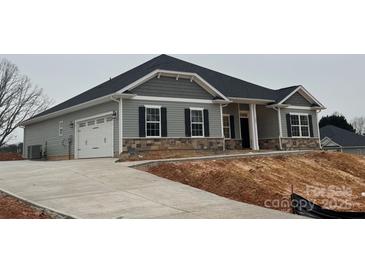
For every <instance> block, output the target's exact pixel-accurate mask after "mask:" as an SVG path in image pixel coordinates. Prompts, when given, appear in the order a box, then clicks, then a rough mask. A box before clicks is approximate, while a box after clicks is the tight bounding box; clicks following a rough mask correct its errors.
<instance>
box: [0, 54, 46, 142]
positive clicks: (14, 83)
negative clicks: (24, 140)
mask: <svg viewBox="0 0 365 274" xmlns="http://www.w3.org/2000/svg"><path fill="white" fill-rule="evenodd" d="M50 104H51V101H50V99H49V98H48V97H47V96H46V95H45V94H44V93H43V91H42V89H40V88H38V87H37V86H33V85H32V83H31V81H30V79H29V78H28V77H27V76H24V75H21V74H20V72H19V69H18V68H17V66H16V65H14V64H12V63H11V62H9V61H8V60H6V59H2V60H0V147H2V146H3V145H4V144H6V142H7V141H8V140H9V138H10V136H11V134H12V133H13V131H14V130H15V129H16V128H17V127H18V126H19V124H20V123H21V122H23V121H25V120H27V119H28V118H30V117H32V116H34V115H36V114H38V113H40V112H42V111H44V110H46V109H47V108H48V107H49V106H50Z"/></svg>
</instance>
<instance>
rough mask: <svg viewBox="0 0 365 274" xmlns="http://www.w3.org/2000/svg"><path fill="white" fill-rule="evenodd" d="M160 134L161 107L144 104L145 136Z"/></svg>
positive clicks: (158, 135) (157, 135)
mask: <svg viewBox="0 0 365 274" xmlns="http://www.w3.org/2000/svg"><path fill="white" fill-rule="evenodd" d="M160 136H161V108H160V107H154V106H146V137H160Z"/></svg>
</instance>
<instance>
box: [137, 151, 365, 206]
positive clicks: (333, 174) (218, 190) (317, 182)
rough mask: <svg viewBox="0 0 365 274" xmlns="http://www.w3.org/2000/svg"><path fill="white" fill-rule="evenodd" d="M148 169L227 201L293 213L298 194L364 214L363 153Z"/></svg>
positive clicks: (220, 161) (247, 159) (179, 163)
mask: <svg viewBox="0 0 365 274" xmlns="http://www.w3.org/2000/svg"><path fill="white" fill-rule="evenodd" d="M144 170H146V171H148V172H150V173H153V174H155V175H158V176H161V177H164V178H167V179H170V180H173V181H178V182H181V183H184V184H187V185H190V186H193V187H196V188H200V189H203V190H206V191H209V192H212V193H215V194H217V195H220V196H223V197H227V198H229V199H233V200H237V201H241V202H246V203H250V204H255V205H259V206H263V207H268V208H272V209H277V210H282V211H286V212H290V210H291V209H290V203H289V199H290V194H291V191H292V190H291V189H292V187H293V189H294V192H295V193H297V194H299V195H301V196H303V197H305V198H307V199H309V200H311V201H313V202H315V203H316V204H318V205H320V206H322V207H324V208H328V209H333V210H338V211H361V212H365V197H363V195H362V193H363V192H365V157H363V156H355V155H350V154H344V153H334V152H315V153H308V154H302V155H288V156H275V157H252V158H241V159H230V160H229V159H227V160H209V161H191V162H176V163H162V164H159V165H157V166H149V167H148V166H147V167H145V168H144Z"/></svg>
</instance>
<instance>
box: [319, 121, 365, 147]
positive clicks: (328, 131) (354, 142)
mask: <svg viewBox="0 0 365 274" xmlns="http://www.w3.org/2000/svg"><path fill="white" fill-rule="evenodd" d="M320 134H321V139H323V138H325V137H328V138H330V139H331V140H332V141H334V142H335V143H337V144H339V145H340V146H343V147H349V146H365V136H361V135H358V134H356V133H353V132H351V131H348V130H345V129H342V128H338V127H335V126H332V125H328V126H325V127H322V128H320Z"/></svg>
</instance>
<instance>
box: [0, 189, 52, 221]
mask: <svg viewBox="0 0 365 274" xmlns="http://www.w3.org/2000/svg"><path fill="white" fill-rule="evenodd" d="M51 218H52V216H50V215H49V214H47V213H46V212H43V210H41V209H37V208H35V207H32V206H30V205H29V204H27V203H25V202H23V201H20V200H19V199H17V198H15V197H12V196H9V195H7V194H5V193H3V192H0V219H51Z"/></svg>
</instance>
